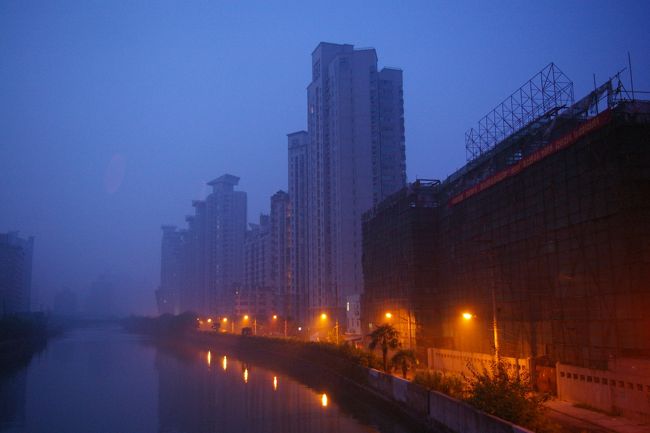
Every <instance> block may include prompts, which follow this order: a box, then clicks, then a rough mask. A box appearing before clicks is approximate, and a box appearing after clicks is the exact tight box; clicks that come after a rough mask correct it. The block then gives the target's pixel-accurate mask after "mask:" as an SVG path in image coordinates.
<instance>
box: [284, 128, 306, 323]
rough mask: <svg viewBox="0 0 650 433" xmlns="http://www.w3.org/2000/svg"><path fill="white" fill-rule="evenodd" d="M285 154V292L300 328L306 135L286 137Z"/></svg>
mask: <svg viewBox="0 0 650 433" xmlns="http://www.w3.org/2000/svg"><path fill="white" fill-rule="evenodd" d="M287 138H288V150H289V161H288V167H289V201H290V203H289V213H290V215H289V251H290V252H289V275H290V278H289V285H290V287H289V292H290V293H291V294H292V296H293V299H294V304H295V310H296V313H295V315H296V320H297V321H298V322H300V323H301V324H304V323H305V322H306V320H307V317H308V316H307V311H308V308H309V298H308V296H307V294H308V292H307V288H308V284H309V267H308V262H307V259H308V254H309V253H308V248H309V239H308V227H309V226H308V224H309V218H308V214H309V213H308V207H307V203H308V201H307V200H308V195H307V193H308V188H307V179H308V178H307V162H308V161H307V158H308V154H307V146H308V144H309V134H308V133H307V131H298V132H294V133H291V134H288V135H287Z"/></svg>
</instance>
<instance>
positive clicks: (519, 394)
mask: <svg viewBox="0 0 650 433" xmlns="http://www.w3.org/2000/svg"><path fill="white" fill-rule="evenodd" d="M467 367H468V368H469V370H470V372H471V374H472V377H469V378H468V383H469V397H468V398H467V399H466V401H467V402H468V403H469V404H471V405H472V406H474V407H476V408H478V409H480V410H482V411H484V412H487V413H489V414H491V415H495V416H498V417H499V418H503V419H505V420H508V421H510V422H513V423H515V424H519V425H521V426H524V427H527V428H529V429H532V430H534V431H536V432H548V431H553V428H554V427H553V426H552V424H551V423H549V422H548V420H547V419H546V417H545V416H544V402H545V401H546V400H547V399H548V396H546V395H540V394H535V393H534V392H533V388H532V386H531V383H530V380H529V376H528V374H527V373H524V372H519V371H516V370H514V371H511V369H510V367H509V366H508V365H506V364H504V363H503V362H502V361H499V362H493V363H492V364H491V366H490V369H489V370H488V369H485V368H484V369H483V370H482V371H479V370H477V369H476V368H475V367H474V366H473V365H472V364H471V363H469V364H468V365H467Z"/></svg>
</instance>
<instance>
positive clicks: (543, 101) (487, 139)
mask: <svg viewBox="0 0 650 433" xmlns="http://www.w3.org/2000/svg"><path fill="white" fill-rule="evenodd" d="M571 105H573V82H572V81H571V80H570V79H569V78H568V77H567V76H566V75H564V73H563V72H562V71H561V70H560V68H558V67H557V66H556V65H555V64H554V63H549V64H548V65H547V66H546V67H545V68H543V69H542V70H541V71H539V72H538V73H537V74H535V75H534V76H533V77H532V78H531V79H530V80H528V81H527V82H526V83H524V84H523V85H522V86H521V87H519V88H518V89H517V90H515V91H514V92H513V93H512V94H511V95H510V96H508V97H507V98H506V99H504V100H503V102H501V103H500V104H499V105H497V106H496V107H495V108H494V109H493V110H492V111H490V112H489V113H488V114H486V115H485V116H483V118H481V120H479V122H478V127H477V129H474V128H470V129H469V130H468V131H467V132H466V133H465V149H466V151H467V160H468V161H471V160H473V159H475V158H477V157H479V156H481V155H482V154H483V153H485V152H487V151H488V150H490V149H491V148H493V147H494V145H495V144H497V143H499V142H500V141H502V140H503V139H505V138H506V137H508V136H510V135H512V134H514V133H515V132H517V131H518V130H520V129H521V128H524V127H525V126H526V125H528V124H530V123H531V122H533V121H535V120H538V119H540V118H544V117H545V118H549V117H554V116H556V115H558V114H559V113H560V112H561V111H562V109H564V108H566V107H569V106H571Z"/></svg>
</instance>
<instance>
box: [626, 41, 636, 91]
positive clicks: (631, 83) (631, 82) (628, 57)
mask: <svg viewBox="0 0 650 433" xmlns="http://www.w3.org/2000/svg"><path fill="white" fill-rule="evenodd" d="M627 66H628V67H629V68H630V87H631V88H632V100H633V101H634V99H635V98H634V79H633V78H632V60H631V58H630V52H629V51H628V52H627Z"/></svg>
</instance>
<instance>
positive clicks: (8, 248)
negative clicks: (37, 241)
mask: <svg viewBox="0 0 650 433" xmlns="http://www.w3.org/2000/svg"><path fill="white" fill-rule="evenodd" d="M33 254H34V238H33V237H29V238H27V239H23V238H21V237H19V236H18V232H8V233H0V314H2V315H5V314H13V313H24V312H28V311H30V305H31V292H32V290H31V289H32V257H33Z"/></svg>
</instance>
